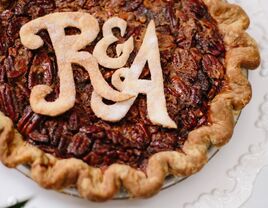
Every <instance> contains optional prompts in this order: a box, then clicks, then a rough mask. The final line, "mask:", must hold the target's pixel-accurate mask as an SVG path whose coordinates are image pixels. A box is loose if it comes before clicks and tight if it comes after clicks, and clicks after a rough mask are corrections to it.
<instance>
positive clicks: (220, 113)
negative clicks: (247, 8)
mask: <svg viewBox="0 0 268 208" xmlns="http://www.w3.org/2000/svg"><path fill="white" fill-rule="evenodd" d="M204 2H205V4H206V5H207V6H208V9H209V11H210V13H211V15H212V16H213V17H214V18H215V19H216V20H217V22H218V24H219V29H220V32H221V33H222V34H223V35H224V41H225V45H226V48H227V54H226V69H227V75H226V76H227V77H226V80H227V81H226V85H225V86H224V88H223V90H222V92H221V93H220V94H219V95H217V96H216V98H215V99H214V100H213V102H212V103H211V105H210V114H209V115H210V121H211V125H210V126H204V127H201V128H199V129H197V130H194V131H192V132H191V133H190V134H189V136H188V139H187V141H186V142H185V144H184V147H183V153H180V152H161V153H157V154H155V155H154V156H152V157H151V158H150V160H149V163H148V166H147V169H146V174H145V173H144V172H141V171H138V170H135V169H133V168H131V167H129V166H126V165H118V164H114V165H112V166H110V167H109V168H108V169H107V170H106V171H105V172H102V171H101V170H100V169H97V168H92V167H89V166H88V165H87V164H85V163H83V162H82V161H80V160H77V159H67V160H62V159H56V158H55V157H53V156H51V155H49V154H45V153H44V152H42V151H41V150H39V149H38V148H36V147H33V146H31V145H29V144H27V143H26V142H24V141H23V139H22V137H21V135H20V134H18V132H17V131H16V130H15V129H14V127H13V123H12V122H11V120H10V119H9V118H7V117H5V116H4V115H3V114H1V113H0V160H1V161H2V162H3V163H4V164H5V165H6V166H8V167H16V166H17V165H20V164H29V165H31V175H32V178H33V179H34V180H35V181H36V182H38V183H39V184H40V185H41V186H43V187H45V188H51V189H57V190H59V189H62V188H65V187H69V186H73V185H75V186H76V187H77V189H78V190H79V192H80V194H81V196H82V197H84V198H87V199H90V200H95V201H104V200H108V199H110V198H112V197H113V196H114V195H115V194H116V192H117V191H118V190H119V188H120V186H121V185H122V186H124V187H125V188H126V190H127V191H128V192H129V193H130V195H131V196H132V197H149V196H151V195H153V194H155V193H156V192H158V191H159V190H160V188H161V186H162V184H163V182H164V179H165V177H166V176H167V175H169V174H173V175H176V176H189V175H191V174H193V173H196V172H197V171H199V170H200V169H201V168H202V167H203V165H204V164H205V163H206V162H207V151H208V149H209V147H210V145H214V146H218V147H220V146H222V145H224V144H225V143H227V142H228V141H229V139H230V137H231V135H232V133H233V128H234V113H233V112H234V110H240V109H242V108H243V107H244V106H245V105H246V104H247V103H248V102H249V100H250V98H251V87H250V84H249V83H248V81H247V79H246V78H245V77H244V76H243V74H242V71H241V68H247V69H248V68H250V69H253V68H256V67H257V66H258V65H259V63H260V56H259V52H258V49H257V46H256V43H255V41H254V40H253V39H251V38H250V37H249V36H248V35H247V34H246V33H245V32H244V30H245V29H247V27H248V25H249V19H248V17H247V15H246V14H245V12H244V11H243V10H242V9H241V8H240V7H239V6H236V5H231V4H228V3H226V2H225V1H223V0H204Z"/></svg>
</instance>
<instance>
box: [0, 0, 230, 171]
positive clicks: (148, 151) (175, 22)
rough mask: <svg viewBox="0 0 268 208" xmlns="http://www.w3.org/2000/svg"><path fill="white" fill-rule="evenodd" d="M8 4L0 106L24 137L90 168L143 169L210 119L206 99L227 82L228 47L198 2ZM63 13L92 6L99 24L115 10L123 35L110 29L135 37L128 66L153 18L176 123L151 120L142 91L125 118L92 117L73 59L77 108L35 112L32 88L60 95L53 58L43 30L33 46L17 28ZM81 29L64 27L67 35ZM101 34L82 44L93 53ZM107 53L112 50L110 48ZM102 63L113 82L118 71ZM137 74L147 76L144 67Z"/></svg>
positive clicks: (1, 41) (0, 40)
mask: <svg viewBox="0 0 268 208" xmlns="http://www.w3.org/2000/svg"><path fill="white" fill-rule="evenodd" d="M5 9H6V10H5V11H3V12H2V13H1V15H0V28H1V30H0V111H2V112H4V113H5V114H6V115H7V116H9V117H10V118H11V119H12V120H13V121H14V123H15V125H16V127H17V129H18V131H19V132H20V133H21V134H22V135H23V136H24V139H25V140H26V141H27V142H29V143H31V144H33V145H35V146H37V147H39V148H40V149H42V150H44V151H45V152H48V153H51V154H54V155H55V156H57V157H60V158H70V157H75V158H79V159H82V160H83V161H85V162H86V163H88V164H89V165H91V166H94V167H101V168H105V167H107V166H108V165H110V164H113V163H121V164H127V165H130V166H132V167H135V168H141V169H144V167H145V166H146V162H147V161H148V158H149V157H150V156H151V155H153V154H155V153H157V152H161V151H180V150H181V147H182V145H183V144H184V142H185V140H186V139H187V136H188V134H189V132H190V131H192V130H194V129H196V128H198V127H200V126H202V125H208V124H209V117H208V109H209V103H210V101H211V100H212V99H213V98H214V97H215V96H216V95H217V93H219V91H220V90H221V87H222V85H223V82H224V76H225V68H224V57H225V48H224V44H223V39H222V36H221V35H220V33H219V32H218V29H217V25H216V22H215V21H214V20H213V19H212V17H211V16H210V15H209V13H208V11H207V8H206V6H205V5H204V3H203V2H202V1H201V0H171V1H170V0H131V1H130V0H103V1H97V0H71V1H64V0H35V1H31V0H17V1H10V2H9V4H8V5H7V6H6V8H5ZM63 11H84V12H89V13H90V14H92V15H93V16H95V17H96V18H97V19H98V20H99V23H100V25H102V24H103V23H104V22H105V21H106V20H107V19H108V18H110V17H113V16H118V17H120V18H122V19H125V20H126V21H127V22H128V29H127V35H125V36H124V37H123V38H122V37H120V35H119V33H118V31H117V30H115V31H114V33H115V34H116V35H117V36H118V38H119V39H120V42H122V43H123V42H125V41H126V40H128V38H129V37H130V36H133V37H134V40H135V49H134V52H133V53H132V54H131V56H130V59H129V60H128V63H127V67H129V66H130V65H131V63H132V62H133V60H134V58H135V56H136V54H137V52H138V50H139V48H140V45H141V44H142V40H143V37H144V33H145V30H146V27H147V25H148V23H149V21H150V20H152V19H154V21H155V24H156V31H157V37H158V41H159V47H160V53H161V65H162V69H163V76H164V87H165V96H166V102H167V109H168V113H169V115H170V117H171V118H172V119H173V120H174V121H175V122H176V124H177V126H178V129H165V128H162V127H159V126H155V125H153V124H152V123H151V122H150V120H149V119H148V116H147V115H148V114H147V108H146V98H145V97H144V96H142V95H140V96H139V97H138V99H137V100H136V101H135V104H134V105H133V106H132V108H131V109H130V111H129V112H128V114H127V116H126V117H125V118H124V119H123V120H122V121H120V122H117V123H109V122H105V121H102V120H101V119H99V118H97V117H96V116H95V114H94V113H93V111H92V109H91V107H90V98H91V94H92V91H93V88H92V85H91V83H90V77H89V75H88V73H87V72H86V71H85V70H84V69H83V68H81V67H79V66H77V65H73V73H74V78H75V84H76V90H77V94H76V104H75V107H74V108H73V109H71V110H70V111H69V112H67V113H65V114H64V115H61V116H58V117H54V118H52V117H47V116H41V115H37V114H35V113H33V111H32V110H31V108H30V105H29V96H30V91H31V89H32V88H33V87H34V86H36V85H38V84H46V85H51V86H52V87H53V89H54V91H53V93H51V94H50V95H49V96H47V97H46V99H47V100H48V101H54V100H55V99H56V98H57V97H58V95H59V78H58V77H57V70H58V69H57V64H56V57H55V53H54V50H53V47H52V44H51V41H50V39H49V36H48V34H47V32H46V31H41V32H40V33H39V35H40V36H41V37H42V38H43V40H44V42H45V45H44V46H43V47H42V48H40V49H38V50H35V51H30V50H28V49H26V48H25V47H23V46H22V44H21V42H20V38H19V30H20V28H21V26H22V25H24V24H25V23H27V22H29V21H30V20H32V19H36V18H37V17H40V16H44V15H45V14H49V13H52V12H63ZM79 32H80V31H77V30H76V29H74V28H67V29H66V30H65V33H66V34H67V35H72V34H76V33H79ZM101 38H102V34H99V36H98V38H97V40H95V41H94V43H93V44H91V45H90V46H88V47H86V48H84V49H83V50H85V51H88V52H90V53H92V52H93V49H94V47H95V45H96V43H97V42H98V41H99V40H100V39H101ZM107 52H108V54H109V55H110V56H111V57H115V56H116V52H115V47H114V46H112V47H110V48H108V51H107ZM100 68H101V71H102V73H103V76H104V77H105V79H106V80H107V81H108V82H110V81H111V76H112V75H113V73H114V71H115V70H111V69H106V68H103V67H100ZM141 78H142V79H150V72H149V70H148V67H145V69H144V70H143V73H142V75H141ZM156 102H157V101H156ZM107 103H109V101H107Z"/></svg>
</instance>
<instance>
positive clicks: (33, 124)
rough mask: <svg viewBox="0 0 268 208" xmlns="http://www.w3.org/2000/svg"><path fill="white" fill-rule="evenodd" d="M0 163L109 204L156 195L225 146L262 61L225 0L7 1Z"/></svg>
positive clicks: (239, 14) (241, 15) (0, 44)
mask: <svg viewBox="0 0 268 208" xmlns="http://www.w3.org/2000/svg"><path fill="white" fill-rule="evenodd" d="M0 12H1V16H0V27H1V30H0V111H1V112H2V113H1V112H0V160H1V161H2V162H3V164H5V165H6V166H7V167H11V168H15V167H16V166H18V165H21V164H27V165H29V166H30V169H31V177H32V178H33V179H34V180H35V181H36V182H38V183H39V184H40V185H41V186H43V187H45V188H50V189H56V190H61V189H63V188H66V187H70V186H75V187H76V188H77V189H78V191H79V193H80V194H81V196H82V197H84V198H87V199H90V200H95V201H104V200H108V199H111V198H112V197H113V196H114V195H115V194H116V193H117V192H118V190H119V189H120V187H121V186H123V187H124V188H125V189H126V190H127V191H128V192H129V194H130V195H131V196H132V197H149V196H152V195H153V194H155V193H157V192H158V191H159V190H160V188H161V186H162V185H163V183H164V180H165V177H166V176H168V175H176V176H189V175H192V174H194V173H196V172H197V171H199V170H200V169H201V168H202V167H203V166H204V165H205V164H206V162H207V159H208V158H207V153H208V150H209V148H210V147H211V146H217V147H220V146H222V145H224V144H226V143H227V142H228V141H229V139H230V138H231V136H232V133H233V129H234V114H235V111H237V110H238V111H239V110H241V109H242V108H243V107H244V106H245V105H246V104H247V103H248V102H249V100H250V98H251V87H250V84H249V83H248V81H247V79H246V78H245V77H244V75H243V74H242V71H241V68H246V69H254V68H256V67H257V66H258V65H259V62H260V56H259V52H258V49H257V46H256V43H255V41H254V40H253V39H252V38H251V37H249V35H247V33H245V30H246V29H247V27H248V25H249V19H248V17H247V15H246V14H245V12H244V11H243V10H242V9H241V8H240V7H239V6H236V5H232V4H229V3H226V2H225V1H223V0H203V1H202V0H180V1H175V0H174V1H166V0H133V1H128V0H113V1H109V0H103V1H94V0H85V1H76V0H73V1H68V2H66V1H62V0H38V1H30V0H18V1H3V0H0Z"/></svg>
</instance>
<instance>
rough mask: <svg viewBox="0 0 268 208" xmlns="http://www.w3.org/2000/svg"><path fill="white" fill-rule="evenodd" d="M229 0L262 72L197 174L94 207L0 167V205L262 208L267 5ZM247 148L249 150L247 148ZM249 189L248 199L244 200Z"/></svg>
mask: <svg viewBox="0 0 268 208" xmlns="http://www.w3.org/2000/svg"><path fill="white" fill-rule="evenodd" d="M234 1H235V2H237V3H239V4H241V5H242V6H243V7H244V8H245V9H246V10H247V12H248V13H249V15H250V16H251V19H252V27H251V30H250V33H251V34H253V35H254V37H255V38H257V41H258V43H259V44H260V46H261V50H262V55H263V60H264V62H263V64H262V71H260V70H259V71H254V72H250V80H251V82H252V86H253V92H254V96H253V100H252V102H251V103H250V105H248V107H247V108H246V109H245V110H244V111H243V112H242V116H241V118H240V120H239V123H238V125H237V127H236V130H235V133H234V136H233V138H232V140H231V142H230V143H229V144H228V145H226V146H225V147H224V148H223V149H222V150H221V151H220V152H219V153H218V154H217V155H216V156H215V157H214V158H213V159H212V160H211V161H210V162H209V163H208V164H207V165H206V166H205V167H204V169H203V170H202V171H201V172H200V173H198V174H196V175H194V176H192V177H190V178H188V179H187V180H185V181H183V182H181V183H179V184H177V185H176V186H173V187H171V188H169V189H167V190H165V191H162V192H161V193H159V195H158V196H155V197H153V198H151V199H148V200H122V201H110V202H107V203H104V204H95V203H91V202H88V201H85V200H81V199H78V198H73V197H70V196H66V195H63V194H60V193H57V192H54V191H47V190H44V189H42V188H39V187H38V186H37V185H36V184H35V183H34V182H32V181H31V180H30V179H28V178H25V177H24V176H23V175H21V174H20V173H19V172H18V171H16V170H9V169H7V168H5V167H3V166H2V165H0V187H1V188H0V206H2V205H4V204H7V203H12V202H14V201H16V199H25V198H28V197H33V200H32V202H31V203H30V204H29V205H28V206H27V208H34V207H36V208H47V207H51V208H54V207H57V208H63V207H64V208H74V207H75V208H86V207H92V208H94V207H98V208H102V207H111V208H126V207H127V208H131V207H139V208H143V207H144V208H145V207H146V208H151V207H153V208H162V207H166V206H168V207H169V208H181V207H188V208H191V207H199V208H218V207H219V208H220V207H221V208H238V207H240V206H241V205H242V204H244V205H243V206H242V207H243V208H253V207H254V208H267V207H268V197H267V194H266V193H267V191H268V177H267V176H268V168H266V169H265V172H262V173H261V174H260V175H259V177H258V180H257V183H256V187H255V188H253V184H254V180H255V177H256V176H257V174H258V173H259V171H260V170H261V168H262V167H263V166H264V165H265V164H268V147H267V146H268V96H267V98H266V100H265V99H264V97H265V94H267V93H268V52H267V51H268V50H267V49H268V41H267V40H268V39H267V38H268V33H266V31H267V29H268V28H267V27H268V22H267V20H268V1H267V0H254V1H253V0H233V1H232V2H234ZM266 34H267V36H266ZM258 120H259V125H258V127H257V126H256V122H257V121H258ZM259 143H261V145H259ZM252 145H253V148H251V149H250V150H249V147H250V146H252ZM213 190H216V191H213ZM252 190H254V192H253V194H252V197H251V198H250V199H249V201H247V200H248V198H249V197H250V195H251V192H252ZM246 201H247V202H246ZM245 202H246V203H245Z"/></svg>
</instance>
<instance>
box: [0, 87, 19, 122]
mask: <svg viewBox="0 0 268 208" xmlns="http://www.w3.org/2000/svg"><path fill="white" fill-rule="evenodd" d="M0 108H1V109H2V111H3V112H4V113H5V114H6V115H7V116H9V117H10V118H11V119H12V120H13V121H16V120H17V119H18V113H17V110H16V100H15V95H14V91H13V89H12V88H11V87H10V86H9V85H8V84H0Z"/></svg>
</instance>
